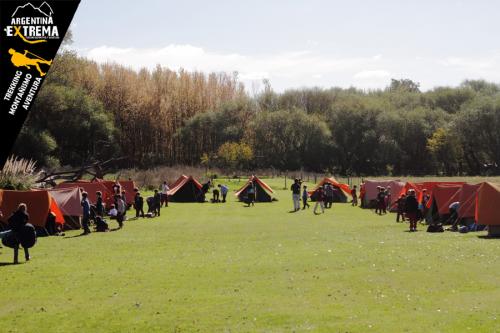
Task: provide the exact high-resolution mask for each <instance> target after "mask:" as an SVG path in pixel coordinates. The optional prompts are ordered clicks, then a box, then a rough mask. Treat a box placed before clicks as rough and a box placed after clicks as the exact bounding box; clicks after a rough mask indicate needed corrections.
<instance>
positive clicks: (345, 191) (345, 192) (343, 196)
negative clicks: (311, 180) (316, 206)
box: [309, 177, 351, 202]
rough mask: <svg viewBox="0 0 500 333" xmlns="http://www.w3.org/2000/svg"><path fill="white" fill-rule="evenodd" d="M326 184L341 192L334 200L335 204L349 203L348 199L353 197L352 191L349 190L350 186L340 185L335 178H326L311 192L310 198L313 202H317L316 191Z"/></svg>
mask: <svg viewBox="0 0 500 333" xmlns="http://www.w3.org/2000/svg"><path fill="white" fill-rule="evenodd" d="M325 184H330V185H332V186H333V187H334V188H336V189H338V190H339V191H340V192H341V193H338V195H337V196H336V197H335V199H334V201H335V202H347V197H351V189H350V188H349V185H347V184H342V183H339V182H338V181H337V180H336V179H335V178H333V177H325V178H323V179H322V180H321V181H320V182H319V183H318V184H317V185H316V187H315V188H314V190H312V191H309V196H310V197H311V200H312V201H315V200H316V195H315V193H316V191H317V190H318V189H319V188H320V187H323V186H324V185H325Z"/></svg>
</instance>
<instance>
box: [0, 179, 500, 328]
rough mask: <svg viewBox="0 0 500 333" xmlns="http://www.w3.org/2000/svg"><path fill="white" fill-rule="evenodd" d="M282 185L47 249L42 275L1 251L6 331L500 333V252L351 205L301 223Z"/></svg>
mask: <svg viewBox="0 0 500 333" xmlns="http://www.w3.org/2000/svg"><path fill="white" fill-rule="evenodd" d="M270 184H271V185H272V186H274V187H275V188H278V189H279V190H278V191H277V197H278V199H279V201H278V202H274V203H262V204H256V206H255V207H253V208H246V207H243V205H242V204H241V203H238V202H236V201H235V200H234V198H233V197H232V196H231V198H230V202H229V203H226V204H210V203H205V204H171V206H170V207H169V208H168V209H163V210H162V216H161V218H153V219H144V220H137V221H127V222H126V223H125V227H124V229H122V230H119V231H115V232H109V233H100V234H96V233H93V234H91V235H90V236H85V237H75V236H78V235H79V233H80V232H79V231H72V232H67V233H66V237H50V238H40V239H39V242H38V244H37V245H36V246H35V248H33V249H32V251H31V252H32V256H33V260H32V261H30V262H29V263H23V264H20V265H10V264H7V262H8V263H10V262H11V260H12V251H11V250H10V249H8V248H2V249H0V262H2V263H3V264H2V266H1V267H0V274H1V276H2V279H3V284H2V286H3V288H2V289H3V291H2V293H1V294H0V332H136V331H137V332H500V311H499V309H500V265H499V263H500V256H499V254H500V240H499V239H487V238H482V237H480V236H484V235H485V234H486V233H485V232H481V233H468V234H458V233H451V232H446V233H442V234H429V233H426V232H424V231H423V230H424V227H423V226H420V231H419V232H417V233H409V232H406V230H407V225H406V224H402V223H400V224H397V223H395V216H394V215H393V214H388V215H386V216H382V217H379V216H376V215H375V214H373V213H372V212H371V211H369V210H362V209H360V208H353V207H351V206H350V205H348V204H337V205H334V207H333V209H331V210H327V212H326V213H325V214H324V215H319V216H315V215H313V213H312V208H311V209H309V210H306V211H300V212H298V213H289V210H290V209H291V207H292V203H291V195H290V193H289V191H283V190H281V189H282V188H283V182H282V180H279V181H274V182H273V181H271V182H270ZM231 187H232V189H235V187H236V185H235V184H232V185H231ZM111 227H116V225H115V222H112V223H111Z"/></svg>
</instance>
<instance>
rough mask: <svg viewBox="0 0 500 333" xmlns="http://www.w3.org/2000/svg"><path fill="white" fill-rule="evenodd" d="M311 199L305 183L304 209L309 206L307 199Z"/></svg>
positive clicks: (303, 192)
mask: <svg viewBox="0 0 500 333" xmlns="http://www.w3.org/2000/svg"><path fill="white" fill-rule="evenodd" d="M308 199H309V193H307V186H306V185H304V186H303V187H302V203H303V204H304V205H303V207H302V210H304V209H306V207H307V208H309V207H310V206H309V203H308V202H307V200H308Z"/></svg>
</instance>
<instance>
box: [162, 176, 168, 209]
mask: <svg viewBox="0 0 500 333" xmlns="http://www.w3.org/2000/svg"><path fill="white" fill-rule="evenodd" d="M168 191H170V187H168V184H167V181H164V182H163V184H162V185H161V203H160V205H161V206H162V207H163V204H165V207H168Z"/></svg>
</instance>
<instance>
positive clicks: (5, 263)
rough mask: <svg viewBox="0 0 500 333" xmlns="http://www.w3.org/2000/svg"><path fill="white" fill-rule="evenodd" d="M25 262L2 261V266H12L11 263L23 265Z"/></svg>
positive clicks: (0, 265)
mask: <svg viewBox="0 0 500 333" xmlns="http://www.w3.org/2000/svg"><path fill="white" fill-rule="evenodd" d="M22 264H24V262H20V263H17V264H14V263H13V262H12V261H10V262H0V267H2V266H11V265H22Z"/></svg>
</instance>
